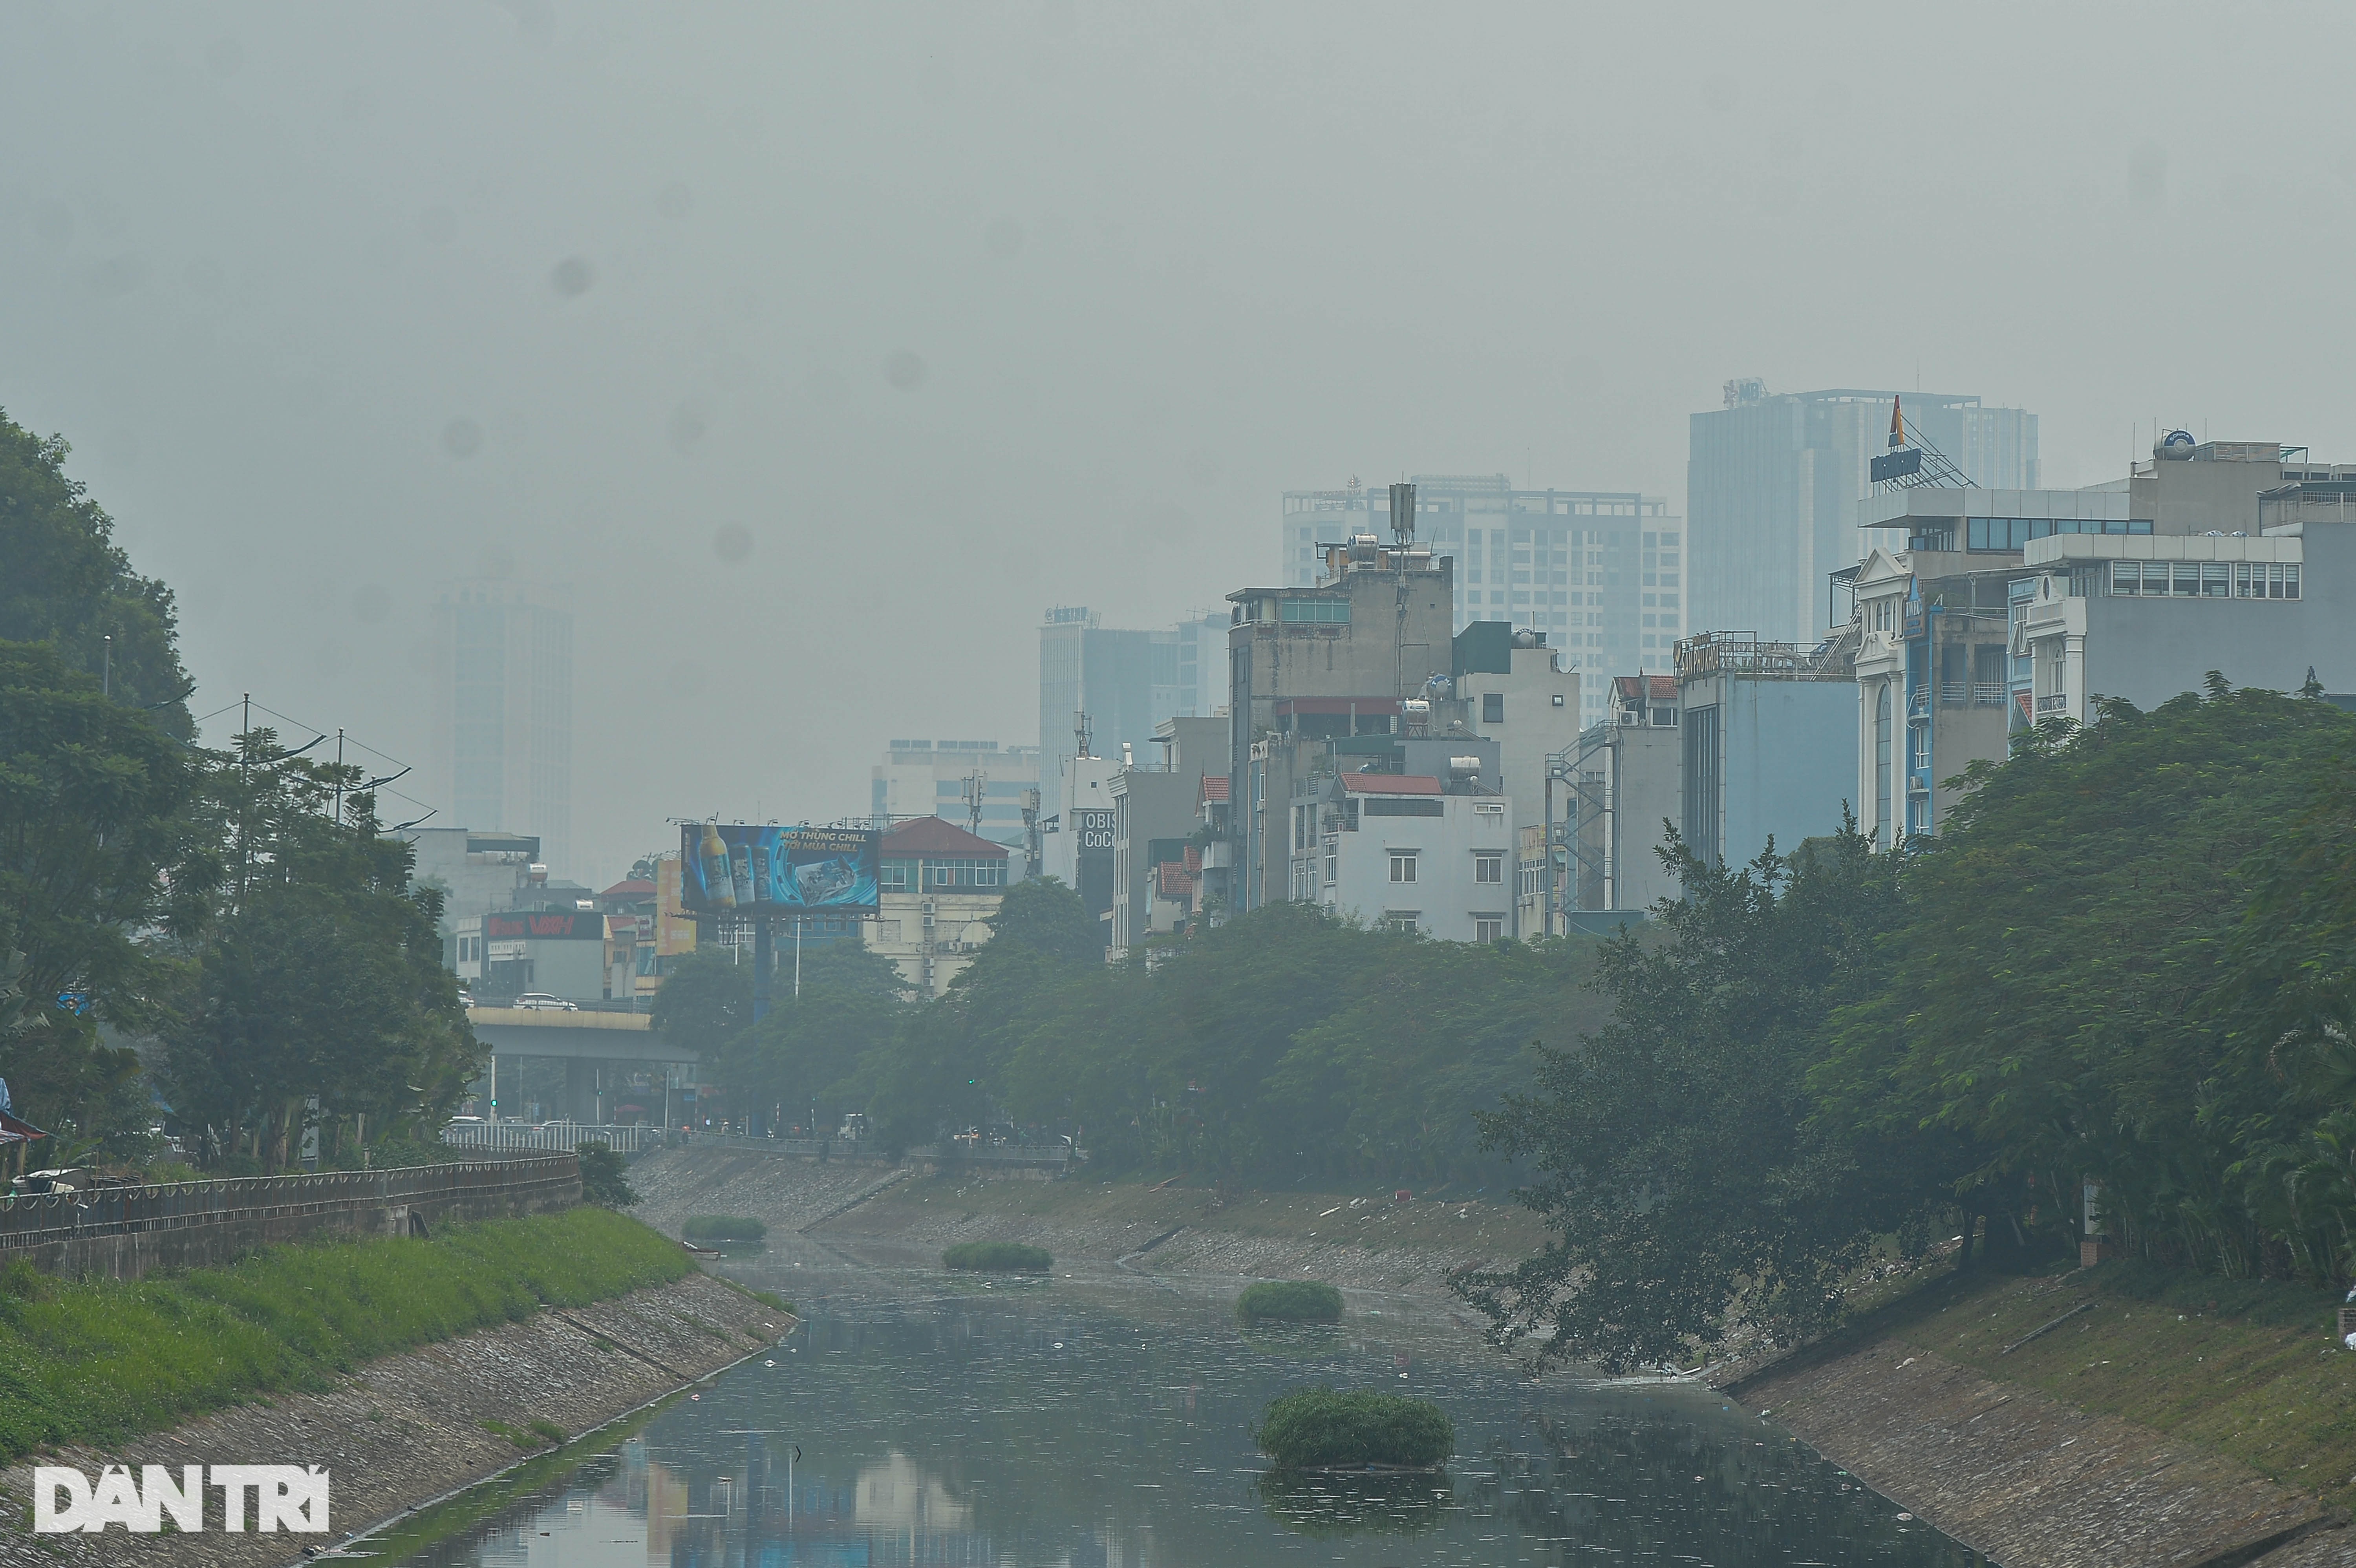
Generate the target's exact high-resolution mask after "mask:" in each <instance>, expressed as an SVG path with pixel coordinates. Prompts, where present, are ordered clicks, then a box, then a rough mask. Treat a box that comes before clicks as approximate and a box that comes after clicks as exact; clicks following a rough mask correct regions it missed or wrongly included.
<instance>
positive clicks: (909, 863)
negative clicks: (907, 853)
mask: <svg viewBox="0 0 2356 1568" xmlns="http://www.w3.org/2000/svg"><path fill="white" fill-rule="evenodd" d="M881 885H882V887H883V891H885V892H887V893H905V892H906V891H909V890H910V889H911V888H913V887H915V886H916V862H915V861H914V860H886V861H884V862H883V881H882V884H881Z"/></svg>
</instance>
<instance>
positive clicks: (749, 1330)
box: [0, 1274, 794, 1568]
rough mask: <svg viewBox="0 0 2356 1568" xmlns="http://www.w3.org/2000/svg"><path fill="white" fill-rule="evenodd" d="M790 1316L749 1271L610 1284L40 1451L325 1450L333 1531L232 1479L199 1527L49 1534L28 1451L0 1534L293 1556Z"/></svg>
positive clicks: (614, 1406) (89, 1558)
mask: <svg viewBox="0 0 2356 1568" xmlns="http://www.w3.org/2000/svg"><path fill="white" fill-rule="evenodd" d="M793 1323H794V1319H793V1317H791V1316H790V1315H788V1314H787V1313H786V1312H784V1311H782V1310H780V1309H778V1308H777V1307H775V1306H773V1305H770V1304H769V1303H767V1302H765V1301H763V1300H761V1299H760V1298H758V1297H757V1296H754V1295H752V1294H750V1293H748V1292H746V1291H744V1289H742V1288H741V1287H738V1286H736V1285H731V1284H729V1283H728V1282H726V1281H724V1280H721V1279H717V1278H714V1277H712V1276H710V1275H702V1274H694V1275H689V1276H687V1277H686V1278H683V1279H679V1280H675V1281H673V1282H671V1283H669V1284H667V1285H655V1286H651V1287H649V1288H647V1289H643V1290H639V1291H636V1292H633V1293H631V1294H630V1295H627V1296H620V1297H617V1298H615V1299H613V1300H609V1301H604V1302H599V1303H594V1304H592V1305H588V1306H583V1307H551V1308H546V1309H543V1310H541V1311H538V1312H535V1313H532V1314H531V1315H530V1316H529V1317H525V1318H523V1319H522V1320H520V1321H517V1322H510V1323H505V1324H501V1325H499V1326H498V1327H496V1328H486V1329H482V1330H479V1331H477V1332H475V1333H472V1334H468V1335H466V1336H464V1337H462V1338H459V1339H450V1340H447V1341H444V1342H443V1343H440V1344H435V1345H429V1346H425V1347H423V1348H422V1349H415V1350H411V1351H406V1352H403V1353H402V1354H399V1355H392V1356H387V1357H383V1358H381V1359H380V1360H373V1361H369V1362H368V1363H366V1364H365V1365H362V1366H360V1367H359V1368H357V1369H356V1370H354V1371H352V1372H351V1373H350V1375H348V1377H345V1378H342V1379H339V1380H338V1381H337V1386H335V1387H334V1388H332V1389H328V1390H325V1391H322V1392H308V1393H300V1394H292V1395H284V1396H280V1397H277V1398H275V1399H273V1400H266V1401H264V1400H257V1401H256V1402H254V1403H249V1404H244V1405H240V1406H238V1407H236V1408H233V1409H229V1410H223V1411H220V1412H217V1413H214V1414H212V1415H209V1416H207V1417H205V1418H203V1419H202V1420H198V1421H193V1422H189V1423H187V1424H183V1425H180V1426H177V1427H173V1428H171V1429H169V1430H167V1431H163V1432H158V1433H154V1434H151V1435H146V1436H144V1437H140V1438H137V1439H134V1440H132V1441H130V1442H126V1443H123V1444H122V1445H117V1446H112V1447H109V1448H106V1449H103V1450H102V1449H96V1448H80V1447H74V1448H67V1449H63V1450H61V1451H59V1452H58V1453H57V1454H56V1455H55V1456H42V1457H41V1458H40V1459H39V1462H40V1463H44V1464H55V1465H65V1466H71V1467H76V1468H79V1469H80V1470H82V1471H83V1472H85V1473H86V1474H95V1473H96V1472H97V1471H98V1470H99V1469H100V1468H101V1467H103V1466H106V1465H111V1464H116V1465H129V1466H132V1467H134V1471H135V1470H136V1468H137V1467H141V1466H145V1465H164V1466H168V1467H173V1469H174V1473H175V1474H176V1475H177V1473H178V1467H181V1466H185V1465H190V1464H206V1465H287V1464H294V1465H305V1464H308V1465H319V1466H323V1467H326V1468H327V1469H328V1470H329V1471H330V1472H331V1497H332V1517H331V1528H330V1531H329V1533H328V1534H327V1535H326V1536H317V1535H294V1534H283V1533H273V1534H267V1535H264V1534H257V1533H252V1532H251V1531H249V1532H246V1533H235V1534H233V1533H230V1532H228V1531H224V1530H222V1528H221V1519H220V1499H219V1496H218V1494H213V1495H212V1496H210V1497H209V1500H208V1505H207V1512H206V1520H205V1529H204V1531H202V1532H201V1533H194V1534H167V1535H142V1536H133V1535H127V1534H126V1533H125V1532H124V1531H123V1530H121V1529H120V1528H116V1529H111V1530H109V1531H105V1532H104V1533H103V1534H99V1535H88V1534H67V1535H35V1534H34V1533H33V1532H32V1527H31V1520H30V1517H29V1514H28V1511H27V1499H29V1497H30V1496H31V1493H32V1464H33V1462H34V1461H32V1460H29V1459H28V1460H27V1461H26V1462H23V1463H20V1464H18V1465H16V1466H14V1467H10V1468H9V1469H8V1470H6V1471H5V1472H4V1473H0V1487H4V1488H5V1494H6V1500H5V1514H4V1515H0V1534H5V1538H6V1541H7V1542H8V1545H9V1547H10V1549H11V1551H12V1554H23V1553H26V1552H33V1553H37V1554H38V1555H40V1556H43V1557H46V1558H48V1560H49V1561H52V1562H57V1563H68V1564H74V1565H76V1568H80V1565H82V1564H88V1565H90V1568H101V1565H106V1568H112V1565H116V1564H137V1565H147V1564H153V1565H155V1568H279V1565H281V1564H284V1563H290V1562H293V1561H295V1560H296V1559H298V1558H299V1557H301V1556H302V1554H303V1549H304V1548H305V1547H306V1546H309V1547H316V1548H318V1549H320V1550H322V1551H325V1550H327V1549H329V1548H330V1547H332V1546H333V1545H334V1544H335V1543H336V1542H339V1541H342V1540H343V1539H344V1538H345V1536H346V1535H347V1534H348V1533H349V1532H352V1531H363V1530H366V1529H367V1528H369V1526H371V1525H374V1524H376V1523H379V1522H380V1521H383V1520H388V1519H390V1518H392V1517H395V1516H398V1515H400V1514H402V1513H404V1512H405V1511H407V1510H410V1509H415V1508H417V1507H419V1506H421V1505H423V1504H424V1503H427V1502H429V1501H432V1500H434V1499H437V1498H440V1497H442V1496H444V1494H446V1493H448V1492H450V1491H452V1490H454V1489H455V1488H461V1487H465V1486H467V1485H469V1484H471V1483H473V1482H476V1481H478V1480H481V1479H483V1478H484V1477H487V1476H490V1475H493V1474H496V1473H497V1472H498V1471H500V1470H502V1469H504V1468H506V1467H509V1466H510V1465H513V1464H515V1463H516V1462H517V1461H518V1460H519V1459H521V1458H522V1457H524V1456H525V1455H526V1454H527V1453H528V1452H530V1449H531V1448H534V1447H539V1446H541V1445H543V1444H544V1441H545V1439H544V1438H543V1437H542V1434H548V1433H550V1432H551V1429H553V1430H554V1431H555V1432H560V1433H562V1435H564V1436H565V1437H568V1438H570V1437H574V1436H578V1435H580V1434H582V1433H584V1432H586V1431H588V1430H590V1429H591V1428H594V1427H596V1426H598V1425H600V1424H604V1423H605V1422H608V1421H611V1420H613V1419H615V1418H616V1417H617V1416H620V1415H623V1414H626V1413H628V1412H630V1411H632V1410H635V1409H637V1408H638V1407H639V1406H641V1405H643V1404H646V1403H648V1402H649V1401H651V1400H656V1399H659V1398H661V1397H663V1396H664V1395H666V1394H669V1393H670V1392H674V1391H676V1390H678V1389H680V1388H682V1387H685V1386H687V1385H688V1384H690V1383H692V1382H694V1381H696V1380H698V1379H700V1378H702V1377H706V1376H709V1375H710V1374H712V1373H713V1372H716V1371H720V1370H722V1369H723V1368H725V1367H729V1366H732V1365H734V1364H735V1363H736V1362H738V1361H740V1360H744V1359H745V1358H746V1357H747V1356H750V1355H752V1354H755V1353H756V1352H758V1351H759V1350H761V1349H763V1348H765V1347H766V1346H769V1345H772V1344H774V1343H775V1342H776V1339H778V1338H779V1337H780V1336H782V1335H784V1334H785V1333H787V1331H788V1330H789V1329H790V1328H792V1326H793Z"/></svg>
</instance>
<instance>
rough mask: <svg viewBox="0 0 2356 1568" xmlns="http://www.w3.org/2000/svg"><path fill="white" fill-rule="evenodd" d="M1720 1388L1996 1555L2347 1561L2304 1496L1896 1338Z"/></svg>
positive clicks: (2345, 1537)
mask: <svg viewBox="0 0 2356 1568" xmlns="http://www.w3.org/2000/svg"><path fill="white" fill-rule="evenodd" d="M1732 1392H1735V1393H1736V1394H1737V1395H1738V1397H1740V1399H1741V1400H1742V1401H1743V1402H1744V1403H1747V1404H1750V1405H1751V1406H1752V1407H1753V1408H1755V1409H1760V1410H1762V1411H1767V1412H1771V1413H1772V1415H1773V1418H1774V1419H1775V1420H1776V1421H1777V1422H1779V1423H1781V1424H1783V1425H1784V1426H1785V1427H1788V1428H1789V1429H1790V1430H1791V1431H1792V1432H1794V1433H1795V1434H1797V1435H1799V1436H1800V1437H1801V1438H1802V1439H1803V1440H1804V1441H1806V1442H1807V1443H1809V1444H1810V1445H1813V1446H1815V1448H1816V1450H1817V1451H1818V1452H1820V1453H1822V1454H1823V1455H1825V1456H1826V1457H1827V1458H1829V1459H1831V1460H1833V1461H1834V1462H1835V1463H1837V1464H1838V1465H1841V1466H1844V1467H1847V1469H1848V1471H1849V1472H1850V1473H1851V1474H1852V1475H1854V1476H1856V1477H1858V1478H1859V1479H1860V1480H1862V1481H1864V1482H1865V1483H1866V1484H1867V1485H1868V1486H1870V1487H1871V1488H1873V1489H1874V1490H1876V1491H1878V1492H1879V1493H1881V1494H1882V1495H1883V1496H1885V1497H1888V1498H1890V1499H1894V1500H1896V1501H1897V1502H1899V1503H1900V1504H1901V1505H1903V1506H1904V1507H1905V1508H1907V1509H1911V1510H1912V1511H1913V1512H1914V1513H1916V1514H1919V1515H1920V1516H1922V1518H1923V1519H1925V1520H1929V1521H1930V1522H1932V1523H1933V1524H1934V1525H1936V1526H1937V1527H1938V1528H1939V1529H1941V1530H1943V1531H1946V1532H1947V1533H1948V1534H1949V1535H1952V1536H1954V1537H1955V1538H1956V1539H1957V1540H1960V1541H1964V1542H1965V1543H1966V1544H1968V1545H1970V1546H1972V1547H1975V1548H1976V1549H1977V1550H1979V1551H1981V1552H1986V1553H1987V1555H1988V1556H1989V1557H1990V1558H1992V1559H1993V1560H1995V1561H1996V1562H1997V1563H2002V1564H2004V1568H2143V1565H2147V1564H2148V1565H2150V1568H2159V1565H2161V1564H2170V1565H2177V1564H2180V1565H2184V1568H2192V1565H2196V1564H2206V1563H2223V1562H2231V1563H2251V1562H2255V1563H2260V1564H2263V1565H2264V1568H2323V1565H2324V1564H2349V1563H2356V1531H2350V1530H2347V1529H2345V1528H2340V1525H2341V1523H2342V1520H2341V1519H2340V1516H2338V1515H2337V1514H2335V1513H2332V1512H2330V1511H2329V1510H2327V1509H2325V1508H2324V1507H2323V1506H2322V1505H2321V1504H2320V1503H2319V1501H2318V1500H2317V1499H2315V1498H2313V1497H2311V1496H2308V1495H2304V1494H2302V1493H2299V1492H2297V1491H2294V1490H2291V1489H2290V1488H2285V1487H2282V1486H2278V1485H2276V1483H2274V1482H2272V1481H2269V1480H2267V1479H2266V1478H2265V1477H2263V1476H2261V1475H2259V1474H2258V1473H2257V1472H2256V1471H2254V1470H2253V1469H2251V1468H2250V1467H2248V1466H2246V1465H2244V1464H2241V1463H2239V1462H2238V1461H2235V1460H2233V1459H2230V1458H2227V1457H2225V1456H2222V1455H2217V1454H2211V1453H2205V1452H2203V1451H2201V1450H2200V1449H2197V1448H2194V1447H2192V1446H2190V1445H2185V1444H2180V1443H2176V1442H2172V1441H2170V1440H2169V1439H2168V1438H2165V1437H2162V1436H2161V1435H2158V1433H2155V1432H2153V1431H2151V1430H2150V1429H2149V1428H2147V1427H2143V1426H2137V1425H2136V1424H2132V1423H2129V1422H2126V1421H2122V1420H2120V1419H2118V1418H2117V1417H2115V1416H2109V1415H2095V1414H2089V1413H2087V1412H2085V1411H2083V1410H2079V1409H2077V1408H2075V1407H2074V1406H2072V1405H2069V1404H2065V1403H2062V1402H2061V1401H2059V1400H2056V1399H2052V1398H2050V1397H2048V1396H2047V1395H2045V1394H2042V1393H2040V1392H2037V1391H2036V1390H2034V1389H2030V1388H2027V1387H2024V1386H2022V1385H2020V1384H2019V1383H1999V1382H1993V1381H1989V1380H1988V1379H1987V1378H1985V1377H1982V1376H1980V1375H1979V1374H1978V1373H1977V1372H1975V1371H1971V1370H1969V1369H1967V1368H1965V1367H1960V1366H1957V1365H1955V1364H1954V1363H1953V1362H1951V1361H1948V1360H1944V1359H1942V1358H1941V1357H1939V1356H1938V1355H1936V1354H1934V1353H1933V1352H1931V1351H1928V1350H1924V1349H1920V1348H1918V1347H1914V1346H1911V1345H1909V1344H1908V1343H1906V1342H1905V1341H1904V1340H1902V1339H1890V1338H1884V1339H1874V1340H1872V1341H1871V1342H1870V1343H1868V1344H1866V1345H1864V1346H1862V1347H1860V1348H1858V1349H1852V1350H1849V1351H1847V1352H1846V1353H1842V1354H1837V1355H1831V1356H1826V1357H1822V1358H1811V1357H1798V1358H1794V1360H1792V1361H1791V1362H1790V1363H1788V1364H1787V1365H1785V1366H1783V1367H1769V1368H1767V1369H1766V1370H1764V1371H1762V1372H1760V1373H1758V1374H1756V1375H1754V1376H1752V1377H1750V1378H1747V1379H1744V1380H1742V1381H1740V1382H1737V1383H1735V1384H1733V1385H1732ZM2277 1541H2280V1542H2283V1543H2282V1544H2279V1545H2276V1546H2274V1547H2273V1549H2272V1550H2267V1547H2268V1544H2269V1543H2271V1542H2277ZM2261 1552H2263V1555H2258V1554H2257V1553H2261Z"/></svg>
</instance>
